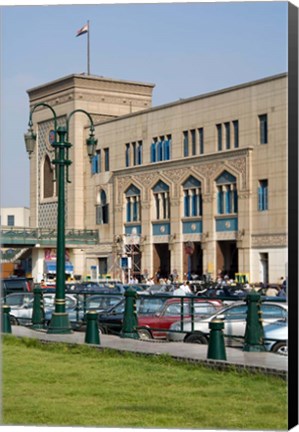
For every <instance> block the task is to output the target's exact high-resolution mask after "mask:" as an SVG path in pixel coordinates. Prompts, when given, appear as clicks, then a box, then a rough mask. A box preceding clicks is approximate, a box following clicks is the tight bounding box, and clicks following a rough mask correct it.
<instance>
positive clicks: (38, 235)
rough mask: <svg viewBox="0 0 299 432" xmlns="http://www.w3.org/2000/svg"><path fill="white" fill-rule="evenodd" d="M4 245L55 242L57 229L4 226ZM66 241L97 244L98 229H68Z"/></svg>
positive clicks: (2, 231)
mask: <svg viewBox="0 0 299 432" xmlns="http://www.w3.org/2000/svg"><path fill="white" fill-rule="evenodd" d="M0 236H1V244H2V245H14V244H21V245H34V244H36V243H39V244H41V245H47V244H54V243H55V242H56V238H57V231H56V230H55V229H46V228H20V227H5V228H4V227H2V228H1V231H0ZM65 241H66V243H69V244H97V243H98V241H99V234H98V231H97V230H84V229H83V230H78V229H66V230H65Z"/></svg>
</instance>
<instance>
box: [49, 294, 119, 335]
mask: <svg viewBox="0 0 299 432" xmlns="http://www.w3.org/2000/svg"><path fill="white" fill-rule="evenodd" d="M66 295H67V294H66ZM72 297H73V298H74V299H75V303H74V304H73V305H66V312H67V314H68V317H69V322H70V325H71V327H72V329H73V330H82V329H84V328H85V326H86V317H85V316H86V313H87V312H88V311H97V312H99V313H100V312H104V311H105V310H107V309H109V308H112V307H113V306H114V305H115V304H118V303H119V302H120V301H121V300H123V299H124V298H123V296H122V295H120V294H118V295H116V294H110V293H109V294H105V293H100V294H94V295H91V294H89V293H83V294H77V293H74V294H73V295H72ZM52 313H53V309H51V310H50V309H48V310H47V311H45V322H46V325H49V324H50V321H51V318H52Z"/></svg>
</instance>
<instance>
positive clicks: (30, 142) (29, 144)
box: [24, 126, 36, 159]
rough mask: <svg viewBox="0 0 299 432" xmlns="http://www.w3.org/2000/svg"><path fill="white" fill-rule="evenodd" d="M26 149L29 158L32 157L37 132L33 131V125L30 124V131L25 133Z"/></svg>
mask: <svg viewBox="0 0 299 432" xmlns="http://www.w3.org/2000/svg"><path fill="white" fill-rule="evenodd" d="M24 140H25V146H26V151H27V153H28V156H29V159H31V153H33V151H34V148H35V142H36V134H35V133H34V132H33V129H32V126H29V128H28V132H27V133H25V134H24Z"/></svg>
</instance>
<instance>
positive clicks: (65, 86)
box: [27, 74, 155, 103]
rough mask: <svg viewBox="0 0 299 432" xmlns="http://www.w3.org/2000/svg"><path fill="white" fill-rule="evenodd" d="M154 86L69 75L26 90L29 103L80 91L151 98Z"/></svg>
mask: <svg viewBox="0 0 299 432" xmlns="http://www.w3.org/2000/svg"><path fill="white" fill-rule="evenodd" d="M154 86H155V84H151V83H142V82H138V81H125V80H118V79H112V78H104V77H98V76H93V75H85V74H83V75H69V76H66V77H63V78H61V79H58V80H55V81H51V82H49V83H46V84H43V85H41V86H38V87H34V88H31V89H29V90H27V93H28V95H29V99H30V102H32V103H33V102H36V101H37V100H38V99H44V98H45V97H47V96H48V95H49V94H51V95H52V96H53V95H56V96H57V95H59V94H61V93H62V92H66V91H67V92H69V93H73V92H74V90H75V89H76V90H79V89H81V90H82V91H84V90H93V91H101V90H105V91H109V92H111V93H118V92H121V93H128V94H136V95H144V96H148V97H151V95H152V91H153V88H154Z"/></svg>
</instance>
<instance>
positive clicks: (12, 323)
mask: <svg viewBox="0 0 299 432" xmlns="http://www.w3.org/2000/svg"><path fill="white" fill-rule="evenodd" d="M9 320H10V324H11V325H19V321H18V320H17V318H16V317H14V316H12V315H10V316H9Z"/></svg>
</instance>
